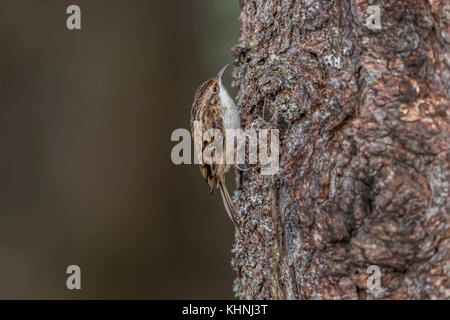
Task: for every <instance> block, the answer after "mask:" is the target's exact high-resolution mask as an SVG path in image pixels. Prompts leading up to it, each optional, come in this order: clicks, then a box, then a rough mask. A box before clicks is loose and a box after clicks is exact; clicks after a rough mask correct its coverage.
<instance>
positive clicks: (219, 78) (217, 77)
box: [216, 65, 228, 80]
mask: <svg viewBox="0 0 450 320" xmlns="http://www.w3.org/2000/svg"><path fill="white" fill-rule="evenodd" d="M227 67H228V65H225V67H223V68H222V69H221V70H220V71H219V73H218V74H217V76H216V79H217V80H222V75H223V73H224V72H225V69H226V68H227Z"/></svg>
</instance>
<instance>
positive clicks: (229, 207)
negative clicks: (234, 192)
mask: <svg viewBox="0 0 450 320" xmlns="http://www.w3.org/2000/svg"><path fill="white" fill-rule="evenodd" d="M218 186H219V190H220V194H221V195H222V200H223V204H224V205H225V210H226V211H227V214H228V216H229V217H230V219H231V221H233V224H234V227H235V228H236V230H237V231H239V225H238V223H237V212H236V208H235V207H234V204H233V201H231V197H230V194H229V193H228V190H227V186H226V185H225V181H224V179H220V180H219V184H218Z"/></svg>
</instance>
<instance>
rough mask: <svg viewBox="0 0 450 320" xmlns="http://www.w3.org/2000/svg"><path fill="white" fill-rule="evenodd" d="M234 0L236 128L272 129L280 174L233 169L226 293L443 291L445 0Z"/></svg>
mask: <svg viewBox="0 0 450 320" xmlns="http://www.w3.org/2000/svg"><path fill="white" fill-rule="evenodd" d="M372 4H373V5H378V6H379V8H380V9H381V11H380V17H381V29H373V25H368V26H366V23H367V21H368V19H369V16H371V12H372V11H370V10H371V9H370V8H369V6H371V5H372ZM240 5H241V8H242V13H241V22H242V26H241V38H240V42H239V44H238V45H236V46H235V47H233V49H232V52H233V55H234V56H235V57H236V60H237V61H236V62H237V64H236V65H237V68H236V69H235V72H234V78H235V85H236V86H237V87H238V88H239V93H238V105H239V106H240V109H241V117H242V125H243V128H245V129H249V128H277V129H279V130H280V172H279V174H278V175H275V176H263V175H260V173H259V170H258V168H257V167H252V168H251V170H249V171H247V172H244V173H243V178H242V188H241V191H240V192H239V196H238V202H237V207H238V208H239V215H240V220H241V225H242V233H241V235H239V236H237V238H236V242H235V244H234V249H233V259H232V265H233V267H234V268H235V269H236V271H237V274H238V276H237V279H236V280H235V283H234V291H235V294H236V296H237V297H238V298H241V299H435V298H437V299H446V298H448V297H449V293H450V291H449V285H450V283H449V273H450V259H449V250H448V249H449V244H450V240H449V235H450V228H449V224H448V222H447V217H448V211H449V210H448V209H449V198H448V181H449V170H448V168H449V154H448V150H449V143H448V141H449V121H448V120H449V119H448V112H449V111H448V104H449V86H448V84H449V77H450V68H449V64H450V56H449V53H448V44H449V43H450V4H449V1H448V0H441V1H439V0H424V1H417V0H408V1H405V0H389V1H381V0H377V1H367V0H347V1H344V0H342V1H326V0H304V1H300V0H297V1H296V0H241V1H240ZM368 8H369V9H368ZM372 265H375V266H378V267H379V268H380V272H381V285H380V286H379V287H378V288H373V287H371V288H370V289H369V287H368V286H367V280H368V276H370V275H371V273H370V272H369V273H368V267H369V266H372Z"/></svg>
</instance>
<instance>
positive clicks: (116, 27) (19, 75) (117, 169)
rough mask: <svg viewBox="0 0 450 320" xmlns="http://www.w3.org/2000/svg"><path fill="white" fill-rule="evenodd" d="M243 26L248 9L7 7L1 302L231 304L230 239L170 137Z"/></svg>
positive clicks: (0, 118) (212, 200)
mask: <svg viewBox="0 0 450 320" xmlns="http://www.w3.org/2000/svg"><path fill="white" fill-rule="evenodd" d="M71 4H77V5H79V6H80V7H81V25H82V30H80V31H69V30H68V29H67V28H66V19H67V17H68V15H67V14H66V8H67V7H68V6H69V5H71ZM239 27H240V22H239V5H238V0H233V1H230V0H170V1H145V0H130V1H111V0H96V1H88V0H85V1H82V0H77V1H61V0H52V1H49V0H48V1H43V0H40V1H37V0H28V1H26V0H20V1H16V0H0V45H1V47H0V146H1V148H0V261H1V262H0V298H1V299H13V298H20V299H35V298H36V299H87V298H94V299H201V298H204V299H228V298H233V293H232V282H233V279H234V277H235V274H234V271H233V270H232V269H231V267H230V258H231V253H230V250H231V245H232V241H233V233H234V231H233V226H232V224H231V222H230V221H229V220H228V218H227V215H226V212H225V209H224V208H223V204H222V201H221V199H220V196H219V195H215V196H214V197H210V196H209V192H208V189H207V187H206V184H205V183H204V182H203V180H202V179H201V177H200V174H199V170H198V168H197V167H196V166H194V165H180V166H175V165H173V164H172V162H171V159H170V152H171V149H172V147H173V146H174V145H175V144H176V143H175V142H171V141H170V135H171V133H172V131H173V130H174V129H176V128H189V119H190V108H191V103H192V100H193V96H194V93H195V90H196V89H197V87H198V86H199V85H200V84H201V82H203V81H204V80H206V79H208V78H210V77H212V76H215V74H216V73H217V72H218V71H219V69H220V68H221V67H222V66H223V65H225V64H227V63H230V64H231V63H233V58H232V56H231V53H230V47H232V46H233V45H234V44H236V43H237V41H238V38H239ZM230 72H231V68H230V69H229V70H228V72H227V74H226V75H225V77H224V79H225V81H226V84H227V85H228V87H229V88H230V85H229V84H230V83H231V75H230ZM230 89H231V93H232V95H233V96H234V95H235V92H236V91H235V89H234V88H230ZM228 181H234V179H233V178H232V176H229V178H228ZM232 187H234V186H233V185H232ZM232 190H233V188H232ZM72 264H75V265H79V266H80V268H81V287H82V289H81V290H72V291H70V290H68V289H67V287H66V279H67V277H68V276H69V275H68V274H66V268H67V266H69V265H72Z"/></svg>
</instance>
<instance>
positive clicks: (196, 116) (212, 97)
mask: <svg viewBox="0 0 450 320" xmlns="http://www.w3.org/2000/svg"><path fill="white" fill-rule="evenodd" d="M226 67H227V66H225V67H223V68H222V70H220V72H219V74H218V75H217V76H216V77H215V78H212V79H209V80H207V81H205V82H204V83H203V84H202V85H201V86H200V87H199V88H198V89H197V91H196V93H195V97H194V102H193V103H192V110H191V133H192V137H194V122H195V121H199V122H201V125H202V137H203V134H204V133H205V131H207V130H209V129H218V130H220V132H221V133H222V137H223V139H224V140H223V148H224V150H223V154H222V156H223V157H225V154H226V152H225V146H226V131H225V130H226V129H239V128H240V120H239V114H238V111H237V108H236V105H235V104H234V101H233V99H232V98H231V97H230V96H229V94H228V93H227V91H226V89H225V87H224V86H223V85H222V74H223V72H224V71H225V69H226ZM202 140H203V139H202ZM211 142H213V140H211V139H210V140H207V141H202V146H201V151H202V152H203V150H204V149H205V148H206V146H207V145H209V144H210V143H211ZM203 159H204V158H203ZM204 160H205V159H204ZM205 162H207V161H203V162H202V163H201V164H200V165H199V166H200V173H201V175H202V177H203V179H204V180H205V181H206V183H207V184H208V186H209V190H210V192H211V194H213V193H214V186H217V188H218V189H219V190H220V193H221V196H222V200H223V203H224V205H225V209H226V211H227V214H228V216H229V217H230V219H231V221H232V222H233V224H234V226H235V228H236V229H237V230H239V225H238V222H237V212H236V209H235V207H234V204H233V202H232V201H231V197H230V195H229V193H228V190H227V187H226V185H225V174H226V173H227V171H228V170H229V169H230V165H229V164H226V163H225V158H224V161H223V164H222V163H213V162H210V163H211V164H207V163H205Z"/></svg>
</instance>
